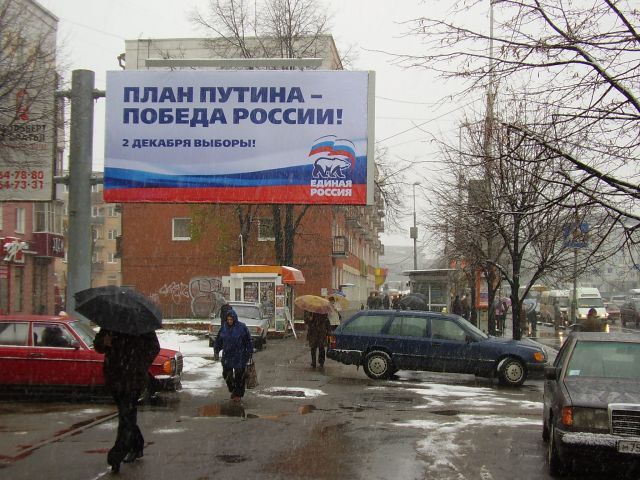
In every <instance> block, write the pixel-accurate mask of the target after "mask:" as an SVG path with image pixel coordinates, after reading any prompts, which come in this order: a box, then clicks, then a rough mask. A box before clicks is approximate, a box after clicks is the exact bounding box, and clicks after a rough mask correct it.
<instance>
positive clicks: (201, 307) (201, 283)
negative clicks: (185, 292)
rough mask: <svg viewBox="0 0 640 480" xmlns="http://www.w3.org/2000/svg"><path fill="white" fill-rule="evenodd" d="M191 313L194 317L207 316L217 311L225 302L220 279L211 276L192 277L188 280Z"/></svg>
mask: <svg viewBox="0 0 640 480" xmlns="http://www.w3.org/2000/svg"><path fill="white" fill-rule="evenodd" d="M189 295H190V296H191V313H192V314H193V315H194V316H195V317H208V316H209V315H211V314H212V313H216V312H218V310H220V306H221V305H222V304H223V303H225V301H226V300H225V298H224V296H223V295H222V280H220V279H219V278H211V277H194V278H192V279H191V280H190V281H189Z"/></svg>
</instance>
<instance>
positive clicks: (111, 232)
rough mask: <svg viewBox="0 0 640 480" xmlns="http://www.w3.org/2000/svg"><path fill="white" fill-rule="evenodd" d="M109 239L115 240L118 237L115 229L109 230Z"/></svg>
mask: <svg viewBox="0 0 640 480" xmlns="http://www.w3.org/2000/svg"><path fill="white" fill-rule="evenodd" d="M108 238H109V240H115V239H116V238H118V231H117V230H109V237H108Z"/></svg>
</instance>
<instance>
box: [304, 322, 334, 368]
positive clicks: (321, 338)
mask: <svg viewBox="0 0 640 480" xmlns="http://www.w3.org/2000/svg"><path fill="white" fill-rule="evenodd" d="M305 323H306V324H307V342H308V343H309V348H311V368H316V358H317V361H318V365H320V368H323V367H324V359H325V346H326V343H327V335H329V333H331V324H330V323H329V317H328V316H327V315H326V314H324V313H313V312H305ZM316 354H317V355H316Z"/></svg>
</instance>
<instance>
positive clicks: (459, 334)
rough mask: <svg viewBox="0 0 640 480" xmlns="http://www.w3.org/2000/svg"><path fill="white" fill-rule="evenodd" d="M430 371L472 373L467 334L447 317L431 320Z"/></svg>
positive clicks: (472, 365)
mask: <svg viewBox="0 0 640 480" xmlns="http://www.w3.org/2000/svg"><path fill="white" fill-rule="evenodd" d="M430 335H431V349H430V356H431V359H430V365H431V366H430V370H432V371H437V372H450V373H470V372H473V367H474V364H473V361H472V360H473V359H471V358H470V357H471V345H472V343H470V342H468V341H467V337H468V332H467V331H466V330H465V329H464V328H462V326H461V325H460V324H458V322H456V321H455V320H453V319H452V318H447V317H432V318H431V330H430Z"/></svg>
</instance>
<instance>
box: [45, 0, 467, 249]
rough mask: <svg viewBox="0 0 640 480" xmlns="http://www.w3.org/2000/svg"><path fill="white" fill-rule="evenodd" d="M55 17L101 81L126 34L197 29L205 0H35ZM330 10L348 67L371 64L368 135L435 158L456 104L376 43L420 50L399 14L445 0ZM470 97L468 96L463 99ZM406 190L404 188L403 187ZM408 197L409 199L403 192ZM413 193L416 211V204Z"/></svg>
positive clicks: (97, 144) (69, 57)
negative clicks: (350, 55)
mask: <svg viewBox="0 0 640 480" xmlns="http://www.w3.org/2000/svg"><path fill="white" fill-rule="evenodd" d="M38 1H39V2H40V3H41V4H42V5H43V6H44V7H45V8H48V9H49V10H50V11H51V12H52V13H53V14H55V15H56V16H57V17H58V18H59V20H60V23H59V33H58V42H59V45H60V46H61V47H62V52H63V54H62V57H61V60H62V62H63V63H65V64H66V65H67V66H68V70H69V72H71V71H72V70H75V69H88V70H93V71H94V72H95V74H96V87H97V88H100V89H104V87H105V78H106V71H108V70H118V69H119V66H118V62H117V56H118V55H119V54H120V53H122V52H123V51H124V40H125V39H136V38H159V37H197V36H203V33H204V32H202V31H199V30H198V29H197V28H196V27H195V26H194V25H193V24H192V23H191V22H190V21H189V19H188V14H189V12H191V11H192V10H193V9H194V8H200V9H204V8H205V7H206V5H207V3H208V2H207V0H180V1H176V0H38ZM319 1H320V2H322V3H324V4H326V5H327V8H328V9H329V10H330V11H332V12H333V21H332V24H333V28H332V29H331V33H332V35H333V36H334V39H335V41H336V44H337V46H338V49H339V50H340V51H341V52H344V51H346V50H347V49H349V48H351V49H352V50H353V52H354V54H355V57H354V61H353V62H352V65H351V69H353V70H374V71H376V132H375V141H376V143H377V144H378V145H380V146H385V147H387V148H388V151H389V155H390V158H391V159H394V158H403V159H406V160H412V161H425V160H435V159H436V154H437V152H436V151H435V147H434V144H433V142H431V138H432V137H433V136H439V135H441V134H443V133H445V134H446V133H447V132H448V133H449V134H453V135H456V134H457V128H458V127H457V126H456V125H457V123H456V122H457V121H458V120H459V119H460V115H461V113H462V110H461V105H462V101H461V102H460V104H458V103H455V102H451V103H447V104H445V105H440V106H438V107H436V106H435V105H436V103H437V102H438V101H439V100H440V99H441V98H443V97H444V96H445V95H446V94H447V93H450V92H448V91H447V90H446V89H445V87H444V83H443V82H442V81H441V80H438V79H436V78H434V76H433V75H432V74H430V73H428V72H426V71H424V70H406V69H402V68H400V67H397V66H393V65H391V62H390V61H391V58H390V57H388V56H386V55H384V54H381V53H377V52H376V51H377V50H384V51H391V52H402V53H407V52H412V53H419V52H420V48H421V45H420V43H419V41H418V40H417V39H416V38H411V37H409V38H407V37H404V36H403V33H404V32H405V31H406V30H407V27H406V26H403V25H402V22H404V21H407V20H409V19H412V18H416V17H419V16H421V15H433V14H434V12H435V11H441V12H442V11H444V9H445V8H446V7H447V4H448V3H449V2H447V1H438V0H431V1H426V2H421V1H419V0H401V1H397V2H389V1H388V0H319ZM464 101H465V102H467V103H468V102H469V99H468V98H467V99H464ZM95 129H96V131H95V135H94V169H96V170H101V169H102V168H103V158H104V132H103V130H104V101H99V102H98V103H97V105H96V120H95ZM438 167H439V165H438V164H437V163H433V164H430V163H426V164H425V163H421V164H420V167H419V168H420V174H421V175H422V176H426V177H430V176H433V177H435V176H436V175H437V169H438ZM431 170H432V171H431ZM406 191H407V194H408V195H409V196H410V195H411V188H410V187H407V189H406ZM407 205H409V206H411V205H412V202H411V199H410V198H408V201H407ZM420 205H421V202H420V200H419V201H418V211H419V210H420V209H421V206H420ZM407 213H408V214H409V215H408V216H407V219H406V222H405V223H406V225H407V228H406V230H405V231H403V232H401V233H400V234H399V235H393V234H389V233H386V234H385V235H384V237H383V242H384V243H385V244H387V245H390V244H405V245H411V244H412V243H411V240H410V239H409V238H408V237H409V235H408V226H409V224H410V223H411V221H412V219H411V215H410V214H411V212H407Z"/></svg>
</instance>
